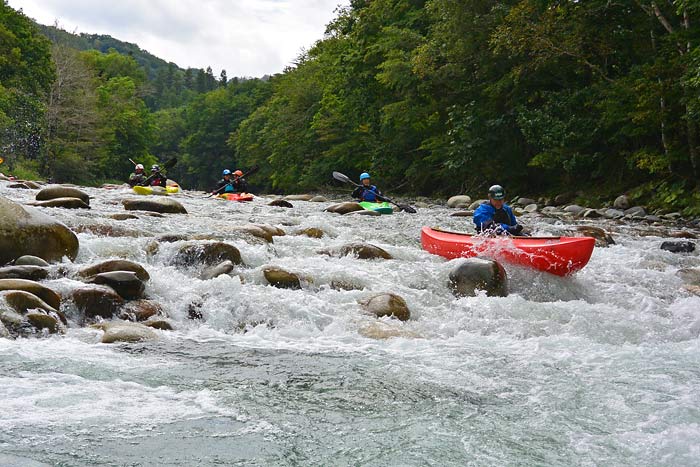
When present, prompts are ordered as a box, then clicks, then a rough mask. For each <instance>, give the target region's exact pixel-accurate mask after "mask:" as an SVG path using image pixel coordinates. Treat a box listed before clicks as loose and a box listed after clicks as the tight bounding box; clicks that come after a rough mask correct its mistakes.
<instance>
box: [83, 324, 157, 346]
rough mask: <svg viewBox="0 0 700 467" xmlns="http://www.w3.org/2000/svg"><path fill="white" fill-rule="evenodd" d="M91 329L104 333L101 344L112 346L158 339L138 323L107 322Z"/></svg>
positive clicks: (149, 329)
mask: <svg viewBox="0 0 700 467" xmlns="http://www.w3.org/2000/svg"><path fill="white" fill-rule="evenodd" d="M93 327H96V328H98V329H102V330H103V331H104V334H103V335H102V343H103V344H113V343H115V342H142V341H149V340H155V339H157V338H158V334H156V333H155V332H154V331H153V329H151V328H149V327H148V326H144V325H143V324H138V323H129V322H128V321H109V322H105V323H100V324H95V325H93Z"/></svg>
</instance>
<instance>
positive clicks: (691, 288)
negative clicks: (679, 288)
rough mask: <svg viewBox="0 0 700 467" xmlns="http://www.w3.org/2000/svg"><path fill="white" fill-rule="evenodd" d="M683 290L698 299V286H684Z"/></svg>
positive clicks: (699, 290)
mask: <svg viewBox="0 0 700 467" xmlns="http://www.w3.org/2000/svg"><path fill="white" fill-rule="evenodd" d="M685 290H687V291H688V292H690V293H692V294H693V295H697V296H698V297H700V285H686V286H685Z"/></svg>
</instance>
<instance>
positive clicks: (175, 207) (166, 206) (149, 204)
mask: <svg viewBox="0 0 700 467" xmlns="http://www.w3.org/2000/svg"><path fill="white" fill-rule="evenodd" d="M122 204H123V205H124V209H126V210H127V211H151V212H159V213H165V214H187V209H185V207H184V206H183V205H182V204H180V203H178V202H177V201H175V200H174V199H172V198H168V197H158V198H155V197H150V198H130V199H125V200H124V201H122Z"/></svg>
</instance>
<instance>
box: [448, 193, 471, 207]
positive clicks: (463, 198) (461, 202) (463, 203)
mask: <svg viewBox="0 0 700 467" xmlns="http://www.w3.org/2000/svg"><path fill="white" fill-rule="evenodd" d="M470 204H472V199H471V198H470V197H469V196H467V195H457V196H453V197H451V198H450V199H448V200H447V207H449V208H466V207H469V205H470Z"/></svg>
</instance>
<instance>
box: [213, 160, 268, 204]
mask: <svg viewBox="0 0 700 467" xmlns="http://www.w3.org/2000/svg"><path fill="white" fill-rule="evenodd" d="M258 170H260V166H258V165H254V166H253V167H251V168H250V169H249V170H248V171H247V172H246V173H244V174H243V175H241V176H240V177H236V179H239V178H246V177H247V176H249V175H252V174H254V173H255V172H257V171H258ZM231 183H232V182H231ZM231 183H227V184H226V185H224V186H222V187H221V188H219V189H218V190H216V191H214V192H213V193H212V194H210V195H209V196H205V198H211V197H212V196H214V195H218V194H221V192H222V191H223V190H225V189H226V187H227V186H229V185H230V184H231Z"/></svg>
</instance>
